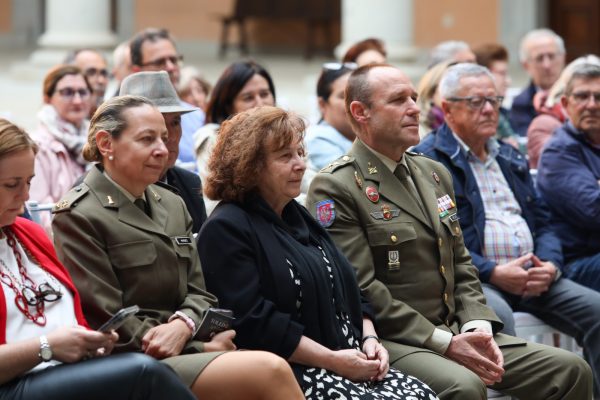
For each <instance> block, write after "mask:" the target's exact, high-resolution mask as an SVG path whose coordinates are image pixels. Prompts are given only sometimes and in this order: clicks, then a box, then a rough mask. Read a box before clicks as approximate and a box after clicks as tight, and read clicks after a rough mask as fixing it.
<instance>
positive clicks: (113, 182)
mask: <svg viewBox="0 0 600 400" xmlns="http://www.w3.org/2000/svg"><path fill="white" fill-rule="evenodd" d="M102 175H104V176H105V177H106V179H108V181H109V182H110V183H112V184H113V185H115V187H116V188H117V189H119V191H120V192H121V193H123V195H124V196H125V197H127V199H128V200H129V201H131V202H132V203H133V202H134V201H135V200H136V197H135V196H134V195H132V194H131V193H129V192H128V191H127V189H125V188H124V187H123V186H121V185H119V184H118V183H117V182H115V180H114V179H113V178H111V177H110V175H108V173H107V172H106V170H104V171H103V172H102ZM141 199H142V200H144V201H146V192H145V191H144V193H142V197H141Z"/></svg>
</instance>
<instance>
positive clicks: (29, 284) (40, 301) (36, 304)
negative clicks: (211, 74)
mask: <svg viewBox="0 0 600 400" xmlns="http://www.w3.org/2000/svg"><path fill="white" fill-rule="evenodd" d="M4 233H5V235H6V242H7V244H8V245H9V247H10V248H11V249H12V252H13V254H14V256H15V260H16V261H17V266H18V270H19V275H20V278H21V279H20V280H19V279H17V277H16V276H15V275H14V274H13V273H12V272H11V270H10V269H9V268H8V266H7V265H6V263H5V262H4V260H2V259H0V263H1V264H2V266H3V268H2V269H0V281H2V283H4V284H5V285H6V286H8V287H9V288H11V289H12V290H13V291H14V292H15V305H16V306H17V308H18V309H19V311H21V312H22V313H23V315H25V317H27V319H29V320H31V321H32V322H33V323H34V324H36V325H39V326H44V325H46V316H45V315H44V309H45V302H53V301H57V300H58V299H60V298H61V297H62V292H61V291H60V284H59V283H58V281H57V280H56V279H55V278H54V277H53V276H52V275H50V274H49V273H48V272H47V271H46V270H45V269H44V268H43V267H41V264H40V263H39V261H38V260H37V259H36V258H35V257H33V255H32V254H31V253H30V252H28V251H27V249H25V247H24V246H21V247H22V248H23V250H24V251H25V252H26V255H27V256H28V257H29V259H30V260H31V261H32V262H35V263H36V264H37V265H39V266H40V268H41V269H42V271H44V273H45V274H46V276H47V277H48V278H50V279H51V280H52V281H54V283H55V285H56V287H57V288H59V289H58V290H57V289H55V288H54V287H52V286H51V285H50V284H49V283H48V282H45V283H42V284H41V285H39V286H36V284H35V283H34V282H33V281H32V280H31V278H30V277H29V275H28V274H27V270H26V269H25V265H24V264H23V260H22V258H21V252H19V251H18V250H17V244H16V238H15V236H14V234H13V233H12V232H11V231H9V230H6V231H5V232H4ZM32 307H33V308H34V309H35V312H34V313H32V312H31V311H30V308H32Z"/></svg>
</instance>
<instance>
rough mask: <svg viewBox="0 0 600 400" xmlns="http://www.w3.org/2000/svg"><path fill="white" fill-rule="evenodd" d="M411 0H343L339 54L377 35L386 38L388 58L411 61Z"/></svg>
mask: <svg viewBox="0 0 600 400" xmlns="http://www.w3.org/2000/svg"><path fill="white" fill-rule="evenodd" d="M413 20H414V11H413V0H371V1H364V0H342V43H340V45H339V46H338V47H337V48H336V50H335V53H336V56H337V57H338V58H341V57H342V56H343V54H344V52H345V51H346V50H347V49H348V48H349V47H350V46H352V44H354V43H355V42H358V41H360V40H362V39H365V38H368V37H376V38H378V39H381V40H383V41H384V42H385V45H386V50H387V52H388V59H389V60H390V61H413V60H414V59H415V58H416V56H417V50H416V48H415V47H414V45H413V35H414V33H413Z"/></svg>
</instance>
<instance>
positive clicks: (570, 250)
mask: <svg viewBox="0 0 600 400" xmlns="http://www.w3.org/2000/svg"><path fill="white" fill-rule="evenodd" d="M562 105H563V108H564V109H565V110H566V111H567V114H568V116H569V120H568V121H567V122H566V123H565V124H564V125H563V126H562V127H560V128H558V129H557V130H556V131H555V133H554V136H553V137H552V138H551V139H550V141H549V142H548V143H547V145H546V147H545V150H544V152H543V153H542V157H541V161H540V164H539V170H538V187H539V190H540V193H541V194H542V196H543V197H544V199H545V200H546V202H547V203H548V205H549V207H550V210H551V211H552V217H553V223H554V227H555V229H556V231H557V232H558V234H559V237H560V239H561V241H562V245H563V252H564V254H565V261H566V266H565V275H566V276H568V277H569V278H571V279H573V280H574V281H576V282H579V283H581V284H582V285H585V286H588V287H590V288H593V289H595V290H597V291H600V67H597V66H593V65H589V64H587V65H586V64H584V65H582V66H580V67H578V68H577V69H576V70H575V71H574V72H573V75H572V76H571V79H570V80H569V81H568V82H567V85H566V89H565V94H564V95H563V97H562Z"/></svg>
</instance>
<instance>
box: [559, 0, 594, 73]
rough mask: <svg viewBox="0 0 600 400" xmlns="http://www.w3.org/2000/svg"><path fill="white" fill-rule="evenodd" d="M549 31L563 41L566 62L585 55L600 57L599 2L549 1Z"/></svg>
mask: <svg viewBox="0 0 600 400" xmlns="http://www.w3.org/2000/svg"><path fill="white" fill-rule="evenodd" d="M548 5H549V8H548V11H549V13H550V15H549V22H550V29H552V30H553V31H555V32H556V33H557V34H558V35H560V36H561V37H562V38H563V39H564V40H565V46H566V48H567V61H571V60H573V59H575V58H577V57H579V56H583V55H586V54H596V55H600V2H599V1H598V0H550V1H549V2H548Z"/></svg>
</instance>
